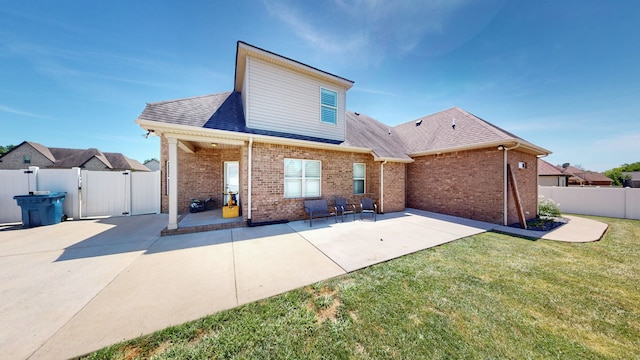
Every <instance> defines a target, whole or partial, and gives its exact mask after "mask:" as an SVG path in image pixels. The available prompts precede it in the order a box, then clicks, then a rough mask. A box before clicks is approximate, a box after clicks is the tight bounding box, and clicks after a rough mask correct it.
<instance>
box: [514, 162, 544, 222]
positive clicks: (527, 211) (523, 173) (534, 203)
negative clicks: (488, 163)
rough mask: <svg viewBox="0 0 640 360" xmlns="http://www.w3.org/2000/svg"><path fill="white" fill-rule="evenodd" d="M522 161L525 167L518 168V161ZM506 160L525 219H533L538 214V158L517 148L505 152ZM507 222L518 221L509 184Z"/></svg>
mask: <svg viewBox="0 0 640 360" xmlns="http://www.w3.org/2000/svg"><path fill="white" fill-rule="evenodd" d="M520 161H522V162H524V163H525V164H526V166H527V167H526V169H518V162H520ZM507 162H508V163H509V164H510V165H511V169H512V170H513V174H514V175H515V178H516V182H517V184H518V192H519V194H520V201H521V202H522V208H523V211H524V216H525V218H526V219H533V218H535V217H536V216H537V215H538V158H537V157H536V156H535V155H531V154H527V153H524V152H521V151H517V150H510V151H508V152H507ZM507 193H508V194H507V195H508V196H507V199H508V210H507V214H508V216H507V222H508V223H509V224H515V223H518V222H519V218H518V212H517V208H516V202H515V198H514V197H513V192H512V190H511V185H509V191H508V192H507Z"/></svg>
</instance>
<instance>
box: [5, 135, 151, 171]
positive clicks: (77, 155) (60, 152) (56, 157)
mask: <svg viewBox="0 0 640 360" xmlns="http://www.w3.org/2000/svg"><path fill="white" fill-rule="evenodd" d="M30 166H37V167H40V168H42V169H70V168H74V167H79V168H82V169H86V170H100V171H122V170H132V171H150V170H149V168H147V167H146V166H144V165H142V164H141V163H140V162H138V161H136V160H133V159H130V158H128V157H126V156H125V155H123V154H121V153H105V152H102V151H100V150H98V149H94V148H91V149H66V148H52V147H46V146H44V145H41V144H38V143H35V142H30V141H23V142H22V143H21V144H20V145H18V146H16V147H14V148H13V149H11V151H9V152H7V153H6V154H4V155H3V156H2V157H0V169H4V170H9V169H13V170H16V169H26V168H28V167H30Z"/></svg>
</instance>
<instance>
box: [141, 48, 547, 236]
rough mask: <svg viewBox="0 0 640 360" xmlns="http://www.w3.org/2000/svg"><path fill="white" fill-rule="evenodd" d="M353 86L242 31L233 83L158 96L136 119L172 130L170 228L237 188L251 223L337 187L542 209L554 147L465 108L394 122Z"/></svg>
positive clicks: (361, 193)
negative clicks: (367, 108) (361, 103)
mask: <svg viewBox="0 0 640 360" xmlns="http://www.w3.org/2000/svg"><path fill="white" fill-rule="evenodd" d="M352 86H353V81H351V80H348V79H345V78H342V77H340V76H336V75H333V74H330V73H327V72H325V71H322V70H319V69H317V68H314V67H311V66H308V65H305V64H302V63H300V62H297V61H295V60H292V59H289V58H286V57H283V56H281V55H278V54H275V53H272V52H269V51H267V50H264V49H260V48H258V47H255V46H253V45H249V44H247V43H244V42H241V41H239V42H238V43H237V50H236V65H235V81H234V89H233V91H230V92H225V93H219V94H212V95H204V96H197V97H191V98H184V99H177V100H170V101H162V102H156V103H148V104H147V106H146V107H145V109H144V111H143V112H142V113H141V114H140V116H139V117H138V119H137V120H136V123H138V124H139V125H140V126H141V127H142V128H143V129H145V130H146V131H150V132H151V133H153V134H155V135H157V136H160V137H161V141H160V163H161V172H162V176H161V178H162V189H163V193H162V211H163V212H167V213H169V224H168V229H176V228H177V227H178V214H179V213H186V212H187V211H188V206H189V202H190V199H192V198H202V197H206V196H211V195H212V194H213V195H215V194H220V193H223V192H225V191H226V190H228V189H231V190H233V189H237V191H238V196H239V203H240V209H241V212H242V217H243V219H244V220H245V221H247V222H248V223H260V222H268V221H274V220H299V219H303V218H304V210H303V206H302V202H303V200H304V199H317V198H324V199H327V200H328V202H329V203H330V204H331V203H333V199H334V197H336V196H340V197H345V198H346V199H347V200H348V201H350V202H353V203H358V202H359V201H358V200H359V199H360V198H362V197H369V198H373V199H374V200H375V201H376V202H377V204H378V210H379V211H380V212H396V211H402V210H404V209H405V207H412V208H417V209H423V210H428V211H437V212H442V213H446V214H452V215H457V216H462V217H467V218H472V219H477V220H482V221H489V222H493V223H500V224H501V223H513V222H517V221H518V215H517V210H516V209H517V205H516V203H518V204H519V205H520V208H521V209H522V212H523V213H524V214H526V215H525V216H526V217H527V218H533V217H535V216H536V214H537V156H540V155H547V154H548V153H549V151H548V150H545V149H542V148H540V147H538V146H535V145H533V144H531V143H529V142H527V141H525V140H523V139H521V138H519V137H517V136H515V135H513V134H510V133H508V132H506V131H504V130H502V129H499V128H497V127H495V126H493V125H491V124H489V123H488V122H486V121H484V120H482V119H480V118H478V117H476V116H474V115H472V114H470V113H468V112H466V111H464V110H462V109H459V108H452V109H449V110H445V111H443V112H440V113H437V114H433V115H430V116H426V117H424V118H421V119H418V120H415V121H410V122H407V123H405V124H401V125H398V126H395V127H390V126H387V125H385V124H383V123H381V122H379V121H378V120H376V119H373V118H371V117H369V116H367V115H364V114H360V113H357V112H351V111H347V110H346V107H345V104H346V93H347V91H348V90H349V89H350V88H351V87H352ZM509 167H511V168H512V169H513V171H511V174H512V178H513V179H515V181H516V182H515V184H517V186H515V187H514V186H513V185H514V184H512V182H511V181H507V178H508V176H507V175H508V173H507V169H508V168H509ZM229 174H232V175H229ZM235 174H237V175H235ZM235 187H237V188H235ZM516 188H517V189H518V192H517V195H518V196H516V197H514V194H516V192H514V191H512V189H516ZM516 198H517V199H519V200H520V201H519V202H516Z"/></svg>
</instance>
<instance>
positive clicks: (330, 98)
mask: <svg viewBox="0 0 640 360" xmlns="http://www.w3.org/2000/svg"><path fill="white" fill-rule="evenodd" d="M337 119H338V93H337V92H335V91H331V90H328V89H325V88H320V120H321V121H322V122H323V123H327V124H336V123H337V121H338V120H337Z"/></svg>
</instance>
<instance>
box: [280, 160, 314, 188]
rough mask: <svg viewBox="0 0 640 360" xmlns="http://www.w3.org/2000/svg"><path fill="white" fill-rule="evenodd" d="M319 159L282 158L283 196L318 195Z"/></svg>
mask: <svg viewBox="0 0 640 360" xmlns="http://www.w3.org/2000/svg"><path fill="white" fill-rule="evenodd" d="M321 170H322V162H320V160H299V159H284V197H285V198H299V197H303V198H304V197H319V196H320V175H321V174H320V173H321Z"/></svg>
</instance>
